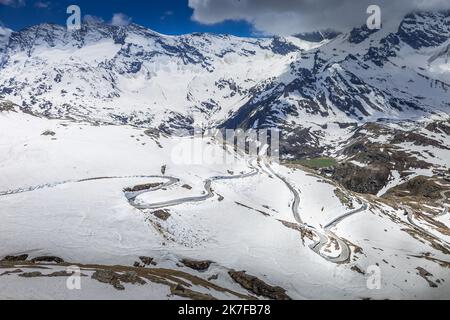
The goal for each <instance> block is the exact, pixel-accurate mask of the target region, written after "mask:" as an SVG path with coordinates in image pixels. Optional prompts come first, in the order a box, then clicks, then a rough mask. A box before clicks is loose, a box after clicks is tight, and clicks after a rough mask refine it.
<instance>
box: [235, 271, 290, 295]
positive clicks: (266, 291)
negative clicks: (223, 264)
mask: <svg viewBox="0 0 450 320" xmlns="http://www.w3.org/2000/svg"><path fill="white" fill-rule="evenodd" d="M228 274H229V275H230V277H231V278H232V279H233V280H234V281H236V282H237V283H239V284H240V285H241V286H242V287H243V288H245V289H247V290H249V291H251V292H253V293H254V294H256V295H258V296H263V297H267V298H269V299H273V300H291V298H290V297H289V296H288V295H287V294H286V290H284V289H283V288H281V287H272V286H270V285H268V284H267V283H265V282H264V281H262V280H260V279H258V278H257V277H254V276H251V275H248V274H246V273H245V271H234V270H232V271H229V272H228Z"/></svg>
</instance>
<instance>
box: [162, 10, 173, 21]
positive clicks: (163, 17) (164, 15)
mask: <svg viewBox="0 0 450 320" xmlns="http://www.w3.org/2000/svg"><path fill="white" fill-rule="evenodd" d="M173 14H174V12H173V11H171V10H169V11H166V12H164V14H163V15H162V16H161V20H165V19H166V18H167V17H170V16H173Z"/></svg>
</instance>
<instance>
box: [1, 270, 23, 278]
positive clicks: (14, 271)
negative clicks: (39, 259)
mask: <svg viewBox="0 0 450 320" xmlns="http://www.w3.org/2000/svg"><path fill="white" fill-rule="evenodd" d="M22 272H23V271H22V270H21V269H16V270H12V271H5V272H3V273H1V274H0V277H1V276H8V275H10V274H17V273H22Z"/></svg>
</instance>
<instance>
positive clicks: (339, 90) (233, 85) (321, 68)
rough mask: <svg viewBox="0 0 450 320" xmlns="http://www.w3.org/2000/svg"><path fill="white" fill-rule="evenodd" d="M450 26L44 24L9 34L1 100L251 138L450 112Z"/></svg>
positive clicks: (421, 20) (42, 110)
mask: <svg viewBox="0 0 450 320" xmlns="http://www.w3.org/2000/svg"><path fill="white" fill-rule="evenodd" d="M449 19H450V18H449V12H440V13H414V14H410V15H408V16H407V17H405V19H404V20H403V21H402V22H401V24H400V25H395V24H393V25H386V26H383V28H382V29H381V30H379V31H377V30H375V31H370V30H368V29H367V28H366V27H361V28H355V29H354V30H353V31H351V32H350V33H348V34H340V35H338V34H336V33H332V32H328V33H325V35H324V34H323V33H322V34H321V36H320V37H319V36H318V35H316V36H314V34H309V35H299V36H296V37H290V38H279V37H277V38H263V39H257V38H237V37H233V36H216V35H210V34H189V35H184V36H165V35H161V34H158V33H156V32H153V31H151V30H148V29H145V28H143V27H140V26H138V25H134V24H132V25H129V26H125V27H116V26H110V25H105V24H86V25H83V27H82V29H81V30H79V31H75V32H68V31H67V30H66V29H65V28H64V27H62V26H57V25H51V24H43V25H38V26H33V27H30V28H27V29H24V30H22V31H19V32H13V33H11V34H10V33H9V32H3V33H2V34H3V36H2V37H1V38H0V42H2V43H4V44H6V47H5V48H3V50H2V51H0V54H1V56H2V57H1V59H0V61H1V72H0V94H2V95H3V96H4V97H5V98H7V99H9V100H11V101H13V102H15V103H18V104H20V105H22V106H23V107H24V108H26V109H29V110H30V111H33V112H35V113H37V114H44V115H46V116H51V117H69V118H76V119H80V118H82V119H90V120H95V121H104V122H115V123H130V124H134V125H138V126H152V127H160V126H162V127H163V128H164V127H167V126H168V125H167V124H168V123H170V126H172V127H174V128H177V127H179V126H182V127H183V126H188V125H189V124H190V123H191V122H192V115H193V114H195V113H199V114H202V115H203V116H202V118H203V120H205V121H207V122H209V123H210V125H212V124H213V123H216V124H219V123H223V124H222V125H223V126H226V127H244V128H250V127H266V126H274V125H276V126H282V127H292V125H293V124H295V125H296V127H299V126H300V127H308V126H312V125H313V124H319V125H322V124H323V123H329V122H330V121H336V122H339V123H348V122H355V121H366V120H368V119H372V120H373V119H377V118H383V117H384V118H386V117H395V118H410V117H417V116H420V115H423V114H424V113H430V112H438V111H444V112H447V111H448V109H449V102H448V100H449V99H448V94H449V92H448V91H449V88H450V87H449V86H450V85H449V83H450V75H449V67H448V46H449V45H450V42H449V37H450V27H449ZM303 39H307V40H303ZM197 116H198V115H197Z"/></svg>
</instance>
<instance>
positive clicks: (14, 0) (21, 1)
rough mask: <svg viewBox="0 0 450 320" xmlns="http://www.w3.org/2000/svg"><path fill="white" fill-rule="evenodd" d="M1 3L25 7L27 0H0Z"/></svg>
mask: <svg viewBox="0 0 450 320" xmlns="http://www.w3.org/2000/svg"><path fill="white" fill-rule="evenodd" d="M0 4H3V5H5V6H8V7H23V6H25V4H26V3H25V0H0Z"/></svg>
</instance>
